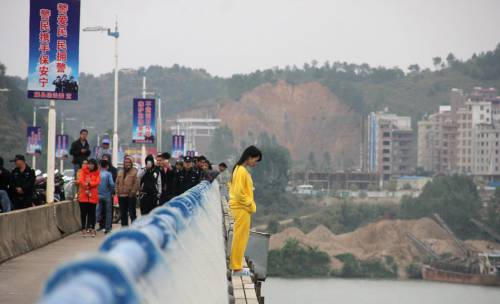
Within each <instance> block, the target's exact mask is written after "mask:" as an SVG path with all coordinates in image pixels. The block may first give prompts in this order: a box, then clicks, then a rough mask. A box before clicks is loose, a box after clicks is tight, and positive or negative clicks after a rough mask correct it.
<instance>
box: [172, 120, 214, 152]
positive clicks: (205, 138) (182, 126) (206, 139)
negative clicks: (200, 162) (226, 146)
mask: <svg viewBox="0 0 500 304" xmlns="http://www.w3.org/2000/svg"><path fill="white" fill-rule="evenodd" d="M220 123H221V120H220V119H217V118H178V119H177V120H176V121H175V124H174V125H172V126H171V127H170V130H171V132H172V134H174V135H184V151H183V152H184V153H183V155H186V152H187V151H196V153H197V154H205V153H207V151H208V146H209V144H210V140H211V138H212V136H213V133H214V131H215V130H216V129H217V128H219V126H220Z"/></svg>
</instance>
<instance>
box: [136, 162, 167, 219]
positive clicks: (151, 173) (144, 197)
mask: <svg viewBox="0 0 500 304" xmlns="http://www.w3.org/2000/svg"><path fill="white" fill-rule="evenodd" d="M145 164H146V168H144V171H143V172H142V174H141V176H140V184H139V191H140V192H139V204H140V208H141V215H146V214H148V213H149V212H151V210H153V209H154V208H156V207H157V206H158V200H159V199H160V196H161V189H162V182H161V172H160V168H159V167H156V166H155V164H154V157H153V155H148V156H147V157H146V159H145Z"/></svg>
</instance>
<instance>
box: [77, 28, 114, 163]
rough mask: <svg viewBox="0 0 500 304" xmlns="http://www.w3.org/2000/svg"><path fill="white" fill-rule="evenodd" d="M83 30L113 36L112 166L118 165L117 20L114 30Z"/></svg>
mask: <svg viewBox="0 0 500 304" xmlns="http://www.w3.org/2000/svg"><path fill="white" fill-rule="evenodd" d="M83 31H84V32H107V33H108V36H110V37H113V38H115V56H114V57H115V96H114V97H115V99H114V115H113V117H114V119H113V166H115V167H116V166H117V165H118V145H119V143H118V37H119V36H120V33H119V32H118V21H116V22H115V29H114V31H112V30H111V28H106V27H102V26H93V27H86V28H84V29H83Z"/></svg>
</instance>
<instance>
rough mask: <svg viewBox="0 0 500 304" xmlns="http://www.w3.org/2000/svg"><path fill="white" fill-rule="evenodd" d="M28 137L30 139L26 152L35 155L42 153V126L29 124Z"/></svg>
mask: <svg viewBox="0 0 500 304" xmlns="http://www.w3.org/2000/svg"><path fill="white" fill-rule="evenodd" d="M26 137H27V139H28V145H27V148H26V153H27V154H31V155H35V156H40V155H42V128H41V127H35V126H29V127H28V129H27V131H26Z"/></svg>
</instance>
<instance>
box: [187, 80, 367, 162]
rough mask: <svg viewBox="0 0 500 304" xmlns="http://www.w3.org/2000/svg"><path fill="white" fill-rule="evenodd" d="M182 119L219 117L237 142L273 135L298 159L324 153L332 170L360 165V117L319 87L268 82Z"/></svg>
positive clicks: (320, 156)
mask: <svg viewBox="0 0 500 304" xmlns="http://www.w3.org/2000/svg"><path fill="white" fill-rule="evenodd" d="M181 116H182V117H187V116H194V117H206V116H212V117H220V118H221V119H222V123H223V124H225V125H228V126H229V127H230V128H231V129H232V130H233V132H234V135H235V138H236V140H238V141H242V140H244V141H246V142H253V141H255V140H256V139H257V138H258V135H259V134H260V133H261V132H266V133H268V134H269V135H275V136H276V139H277V140H278V142H279V143H280V144H281V145H283V146H285V147H287V148H288V149H289V151H290V153H291V155H292V158H294V159H296V160H303V159H306V158H307V156H308V154H309V153H310V152H311V151H312V152H314V153H315V156H316V159H317V160H318V161H321V159H322V155H323V153H324V152H325V151H328V152H329V153H330V155H331V156H332V159H333V161H334V165H336V166H340V164H341V163H342V161H343V163H344V164H346V165H347V164H357V163H358V162H359V153H360V151H359V148H358V147H359V146H360V142H361V123H360V121H361V118H360V116H359V114H357V113H355V112H354V111H353V110H351V109H350V108H349V107H348V106H347V105H346V104H345V103H344V102H343V101H341V100H340V99H339V98H337V96H335V95H334V94H333V93H332V92H331V91H330V90H329V89H328V88H326V87H324V86H323V85H321V84H320V83H317V82H309V83H302V84H297V85H293V84H290V83H287V82H284V81H278V82H276V83H274V84H271V83H266V84H263V85H260V86H258V87H256V88H255V89H253V90H252V91H249V92H247V93H245V94H243V95H242V97H241V98H240V99H239V100H219V101H218V102H217V103H216V105H211V106H207V107H200V108H197V109H195V110H192V111H190V112H187V113H183V114H182V115H181Z"/></svg>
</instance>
